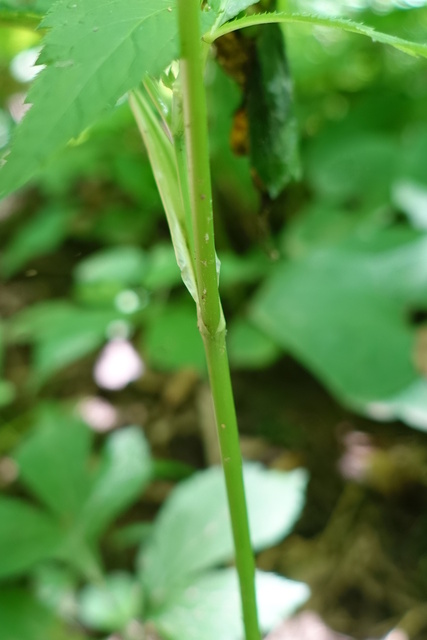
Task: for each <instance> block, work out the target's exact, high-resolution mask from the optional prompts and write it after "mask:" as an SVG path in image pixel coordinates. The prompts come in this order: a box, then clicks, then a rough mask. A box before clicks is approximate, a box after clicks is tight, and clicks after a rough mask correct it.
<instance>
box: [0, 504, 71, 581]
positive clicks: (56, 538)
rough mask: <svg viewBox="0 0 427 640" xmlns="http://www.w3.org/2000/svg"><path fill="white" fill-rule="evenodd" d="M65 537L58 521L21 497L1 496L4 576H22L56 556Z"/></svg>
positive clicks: (1, 571) (0, 544) (0, 539)
mask: <svg viewBox="0 0 427 640" xmlns="http://www.w3.org/2000/svg"><path fill="white" fill-rule="evenodd" d="M62 540H63V536H62V532H61V530H60V528H59V526H58V524H57V523H56V522H55V521H54V520H53V519H51V518H50V517H49V516H47V515H46V514H44V513H42V512H41V511H40V510H39V509H36V508H35V507H32V506H30V505H28V504H26V503H25V502H22V501H21V500H15V499H12V498H4V497H3V498H1V499H0V558H1V563H0V578H6V577H9V576H15V575H20V574H21V573H24V572H25V571H27V570H28V569H30V568H31V567H32V566H34V565H35V564H36V563H37V562H40V561H41V560H45V559H47V558H49V557H52V555H54V554H55V553H56V551H57V550H58V549H59V546H60V544H61V543H62Z"/></svg>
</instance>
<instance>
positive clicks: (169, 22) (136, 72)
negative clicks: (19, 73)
mask: <svg viewBox="0 0 427 640" xmlns="http://www.w3.org/2000/svg"><path fill="white" fill-rule="evenodd" d="M176 22H177V21H176V16H175V8H174V3H173V2H171V1H170V0H129V1H127V2H126V3H125V4H123V2H121V1H120V0H75V2H70V1H69V0H59V1H58V2H57V3H55V5H54V6H53V8H52V10H51V12H50V13H49V14H48V16H47V17H46V19H45V20H44V21H43V24H42V26H43V27H44V28H48V29H50V31H49V32H48V34H47V35H46V37H45V40H44V48H43V51H42V54H41V56H40V63H41V64H47V65H48V66H47V67H46V69H44V70H43V71H42V72H41V73H40V74H39V75H38V77H37V79H36V81H35V83H34V86H33V87H32V89H31V91H30V93H29V96H28V101H29V102H30V103H31V104H32V107H31V109H30V110H29V112H28V114H27V115H26V117H25V118H24V120H23V121H22V123H21V124H20V126H19V127H18V129H17V132H16V135H15V137H14V140H13V144H12V150H11V153H10V154H9V155H8V157H7V161H6V163H5V165H4V167H3V168H2V169H1V170H0V198H1V197H3V196H4V195H6V194H7V193H9V192H11V191H13V190H15V189H17V188H18V187H20V186H22V185H23V184H24V183H25V182H26V181H27V180H28V179H30V178H31V177H32V176H33V175H34V174H35V173H36V171H38V170H39V169H40V168H41V167H42V166H43V165H44V164H45V163H46V162H47V160H48V159H49V157H50V156H51V155H52V154H53V153H54V152H55V151H57V150H58V149H59V148H60V147H62V146H63V145H65V144H66V143H67V142H68V141H69V140H70V139H72V138H76V137H77V136H79V135H80V134H81V133H82V132H83V131H84V130H85V129H86V128H87V127H89V126H90V125H92V124H93V123H94V122H95V121H96V120H97V118H99V117H100V116H101V115H102V114H103V113H105V112H107V111H108V110H111V109H112V108H113V107H114V105H115V104H116V102H117V100H118V99H119V98H121V97H122V96H123V95H124V94H125V93H126V92H127V91H129V90H130V89H132V88H134V87H136V86H137V85H138V84H139V82H140V80H141V78H142V76H143V75H144V74H145V73H150V74H152V75H159V74H160V73H161V72H162V71H163V69H164V68H165V67H166V66H167V65H168V64H169V63H170V62H171V61H172V60H173V58H174V57H176V56H177V51H178V49H177V46H178V39H177V24H176Z"/></svg>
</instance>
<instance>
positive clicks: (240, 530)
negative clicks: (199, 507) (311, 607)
mask: <svg viewBox="0 0 427 640" xmlns="http://www.w3.org/2000/svg"><path fill="white" fill-rule="evenodd" d="M178 15H179V32H180V38H181V64H180V74H181V87H182V95H183V106H184V123H185V131H186V145H187V154H188V166H189V189H190V195H191V208H192V221H193V230H194V247H195V254H196V277H197V288H198V294H199V309H198V314H199V329H200V332H201V335H202V338H203V342H204V346H205V352H206V359H207V363H208V371H209V379H210V384H211V388H212V396H213V401H214V407H215V417H216V423H217V431H218V437H219V443H220V449H221V458H222V464H223V468H224V475H225V482H226V487H227V496H228V502H229V509H230V516H231V523H232V530H233V538H234V547H235V555H236V566H237V572H238V575H239V584H240V591H241V597H242V611H243V621H244V627H245V637H246V640H260V633H259V626H258V616H257V606H256V595H255V562H254V557H253V553H252V547H251V541H250V533H249V523H248V514H247V507H246V499H245V490H244V484H243V472H242V458H241V453H240V445H239V433H238V427H237V419H236V411H235V407H234V398H233V390H232V386H231V378H230V368H229V363H228V357H227V349H226V342H225V334H226V330H225V322H224V317H223V314H222V308H221V300H220V296H219V291H218V280H217V272H216V255H215V243H214V226H213V212H212V194H211V177H210V167H209V145H208V130H207V108H206V94H205V89H204V82H203V81H204V78H203V75H204V52H205V51H204V47H205V45H204V43H203V42H202V40H201V33H200V0H178Z"/></svg>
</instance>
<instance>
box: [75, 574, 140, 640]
mask: <svg viewBox="0 0 427 640" xmlns="http://www.w3.org/2000/svg"><path fill="white" fill-rule="evenodd" d="M141 604H142V594H141V589H140V586H139V585H138V583H137V582H136V580H135V578H133V577H132V576H131V575H128V574H126V573H113V574H111V575H109V576H107V577H106V578H105V580H104V582H103V584H100V585H95V584H94V585H87V586H86V587H85V588H84V589H83V590H82V591H81V592H80V594H79V599H78V617H79V619H80V621H81V622H82V623H83V624H84V625H85V626H87V627H89V628H90V629H97V630H98V631H107V632H108V631H120V630H121V629H123V628H124V627H125V626H126V624H128V623H129V622H130V621H131V620H132V619H133V618H135V617H136V616H137V615H138V613H139V612H140V610H141Z"/></svg>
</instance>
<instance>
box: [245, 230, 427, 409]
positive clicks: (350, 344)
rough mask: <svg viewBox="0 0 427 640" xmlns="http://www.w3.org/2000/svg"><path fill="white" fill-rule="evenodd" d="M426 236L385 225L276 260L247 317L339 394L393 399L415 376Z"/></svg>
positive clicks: (426, 272) (425, 286) (359, 399)
mask: <svg viewBox="0 0 427 640" xmlns="http://www.w3.org/2000/svg"><path fill="white" fill-rule="evenodd" d="M426 251H427V236H426V235H420V234H416V233H414V232H408V231H405V232H402V233H401V232H399V230H393V229H392V230H390V231H387V232H383V233H381V234H378V235H376V236H374V237H373V238H372V237H370V238H368V239H366V240H364V239H357V238H356V239H355V238H351V239H350V240H346V241H344V242H342V243H340V244H336V245H332V246H329V247H328V246H325V247H318V248H315V249H314V250H313V251H312V252H310V253H308V254H307V255H304V256H303V257H302V258H301V259H300V260H294V261H292V262H287V263H281V264H279V265H278V266H277V267H276V269H275V272H274V273H273V274H272V275H271V277H270V278H268V279H267V281H266V283H265V285H264V286H263V287H262V289H261V291H260V293H259V295H258V296H257V297H256V299H255V302H254V304H253V306H252V311H251V314H250V317H251V318H252V319H253V321H254V322H256V323H257V325H258V326H259V327H260V328H261V329H262V330H263V331H266V332H267V333H268V334H269V335H270V336H271V337H272V338H273V339H275V340H277V341H278V342H279V343H280V344H281V345H282V347H284V348H285V349H286V350H288V351H290V352H291V353H292V354H293V355H294V356H295V357H297V358H298V359H299V360H300V361H301V362H302V363H304V364H305V365H306V366H307V367H308V368H309V369H311V371H313V373H315V374H316V375H317V376H319V378H320V379H321V380H322V381H323V382H324V383H325V384H326V385H327V386H328V387H329V388H330V389H331V390H332V391H333V392H334V393H336V394H337V395H338V396H339V397H340V398H342V399H343V400H344V401H347V402H350V403H357V404H359V405H360V404H366V403H368V402H376V401H379V400H381V399H387V398H390V397H394V396H395V395H396V394H398V393H400V392H402V391H403V390H404V389H406V388H407V387H408V386H409V385H410V384H412V383H413V382H415V380H417V379H418V377H419V374H418V372H417V371H416V368H415V363H414V361H413V355H412V353H413V347H414V340H415V335H414V330H413V327H411V325H410V321H409V319H410V312H411V310H412V309H417V308H419V307H420V306H421V308H423V307H424V305H425V304H426V303H427V293H426V291H427V265H426V261H425V255H426Z"/></svg>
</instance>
